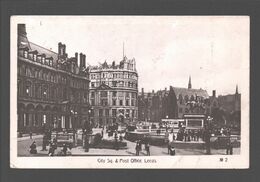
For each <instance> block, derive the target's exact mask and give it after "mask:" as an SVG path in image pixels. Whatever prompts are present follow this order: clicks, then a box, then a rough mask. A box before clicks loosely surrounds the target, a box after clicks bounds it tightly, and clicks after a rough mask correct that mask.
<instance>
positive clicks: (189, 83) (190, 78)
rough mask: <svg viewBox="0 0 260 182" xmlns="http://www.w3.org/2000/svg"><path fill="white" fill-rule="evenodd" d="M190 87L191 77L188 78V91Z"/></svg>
mask: <svg viewBox="0 0 260 182" xmlns="http://www.w3.org/2000/svg"><path fill="white" fill-rule="evenodd" d="M191 88H192V86H191V76H189V84H188V89H191Z"/></svg>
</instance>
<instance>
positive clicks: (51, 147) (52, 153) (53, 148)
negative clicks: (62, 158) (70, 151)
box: [48, 142, 57, 156]
mask: <svg viewBox="0 0 260 182" xmlns="http://www.w3.org/2000/svg"><path fill="white" fill-rule="evenodd" d="M56 148H57V147H56V146H55V144H54V143H53V142H50V148H49V153H48V155H49V156H54V153H55V149H56Z"/></svg>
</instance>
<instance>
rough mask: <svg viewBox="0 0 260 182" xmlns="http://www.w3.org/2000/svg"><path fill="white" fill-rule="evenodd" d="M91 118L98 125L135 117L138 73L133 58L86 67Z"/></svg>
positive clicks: (130, 120)
mask: <svg viewBox="0 0 260 182" xmlns="http://www.w3.org/2000/svg"><path fill="white" fill-rule="evenodd" d="M89 71H90V81H91V82H90V96H89V98H90V104H91V107H92V115H91V120H92V121H93V122H94V123H95V124H96V125H99V126H104V125H112V124H115V123H121V124H123V123H129V122H133V121H136V120H137V110H138V108H137V93H138V74H137V70H136V62H135V59H127V57H126V56H124V57H123V60H122V61H120V63H119V64H116V63H115V62H113V63H112V64H108V63H107V62H106V61H105V62H104V63H103V64H101V65H99V66H89Z"/></svg>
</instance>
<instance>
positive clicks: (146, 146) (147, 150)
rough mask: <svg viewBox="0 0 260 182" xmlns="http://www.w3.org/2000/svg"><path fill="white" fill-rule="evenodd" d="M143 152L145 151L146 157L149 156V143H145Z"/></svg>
mask: <svg viewBox="0 0 260 182" xmlns="http://www.w3.org/2000/svg"><path fill="white" fill-rule="evenodd" d="M145 150H146V153H147V155H148V156H150V145H149V142H146V143H145Z"/></svg>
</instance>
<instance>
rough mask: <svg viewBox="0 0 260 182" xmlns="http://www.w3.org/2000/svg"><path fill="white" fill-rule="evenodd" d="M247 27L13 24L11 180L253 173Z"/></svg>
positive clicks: (165, 19)
mask: <svg viewBox="0 0 260 182" xmlns="http://www.w3.org/2000/svg"><path fill="white" fill-rule="evenodd" d="M249 25H250V19H249V17H248V16H12V17H11V37H10V39H11V60H10V64H11V70H10V73H11V75H10V77H11V81H10V83H11V84H10V91H11V93H10V118H11V119H10V126H11V128H10V147H11V148H10V157H11V161H10V166H11V167H12V168H124V169H127V168H155V169H156V168H233V169H234V168H248V167H249V123H250V120H249V73H250V65H249V62H250V61H249V58H250V51H249V48H250V47H249V39H250V29H249Z"/></svg>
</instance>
